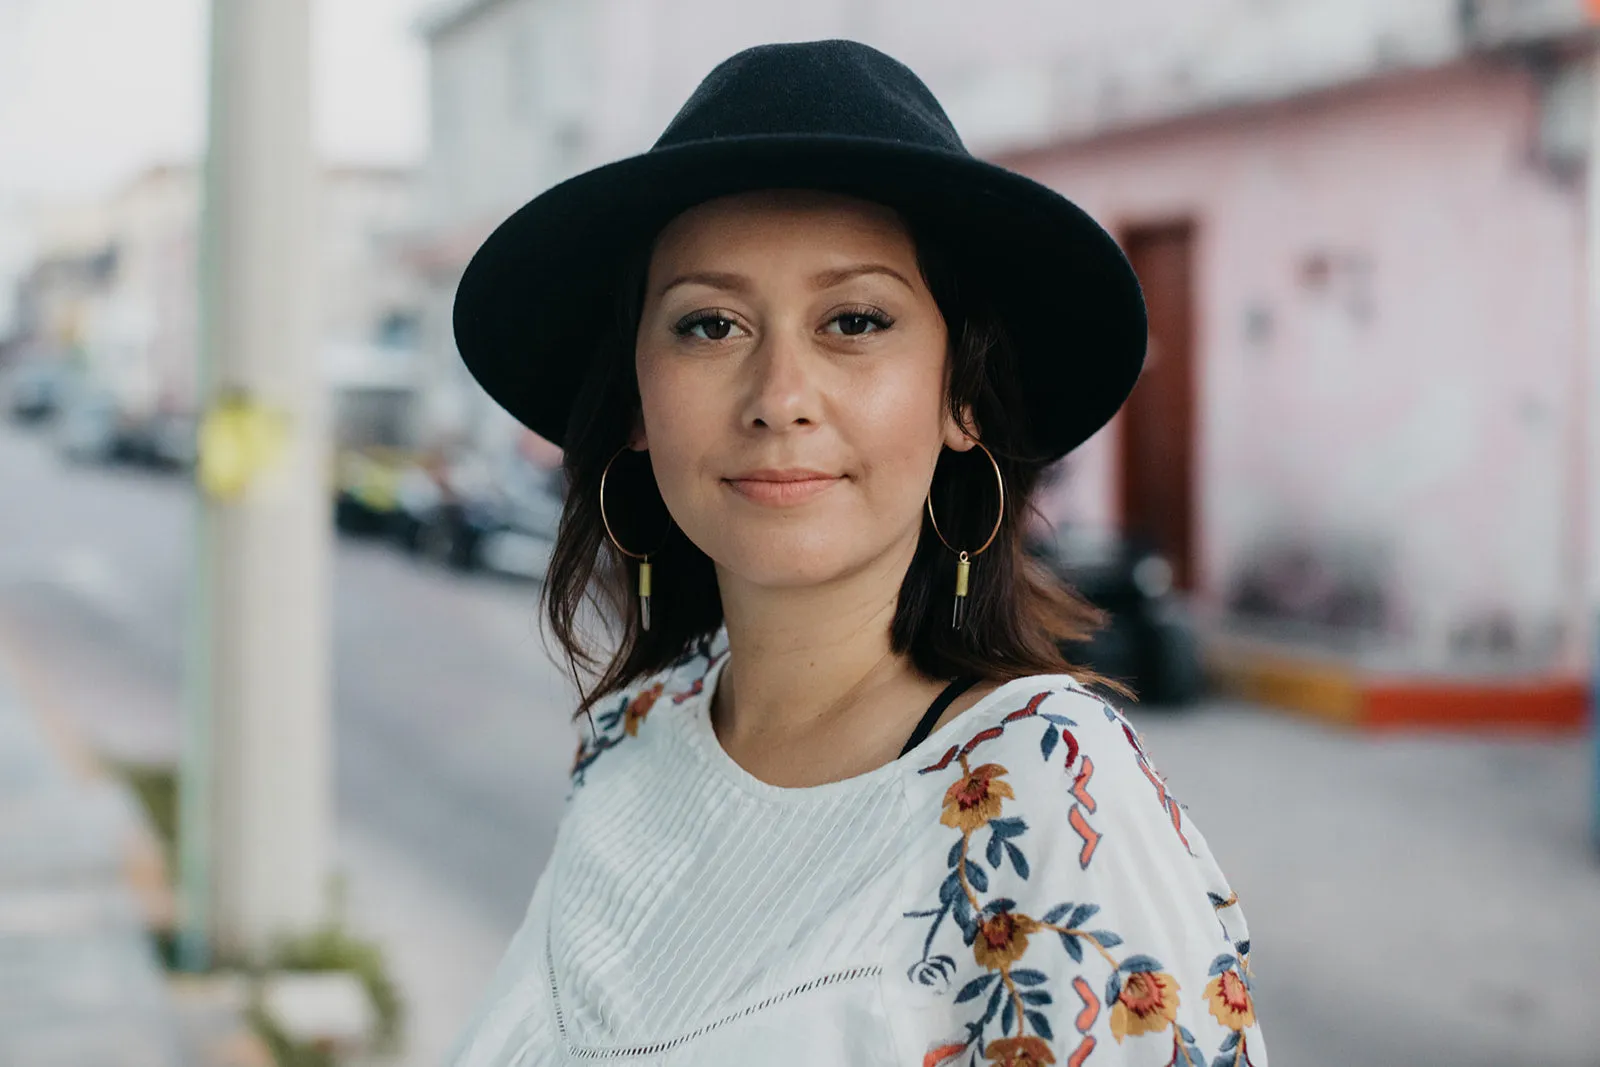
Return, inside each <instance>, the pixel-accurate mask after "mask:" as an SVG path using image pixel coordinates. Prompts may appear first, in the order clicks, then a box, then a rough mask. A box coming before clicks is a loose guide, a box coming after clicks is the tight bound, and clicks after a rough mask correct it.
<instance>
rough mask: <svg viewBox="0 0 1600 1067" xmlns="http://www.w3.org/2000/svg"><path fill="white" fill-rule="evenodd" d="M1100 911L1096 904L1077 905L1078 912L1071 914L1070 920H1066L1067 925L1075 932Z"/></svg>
mask: <svg viewBox="0 0 1600 1067" xmlns="http://www.w3.org/2000/svg"><path fill="white" fill-rule="evenodd" d="M1099 911H1100V905H1098V904H1079V905H1078V910H1077V911H1075V912H1073V913H1072V918H1070V919H1068V920H1067V925H1068V926H1070V927H1071V928H1072V929H1074V930H1076V929H1078V928H1079V927H1081V926H1082V925H1083V924H1084V923H1086V922H1088V921H1089V920H1090V919H1092V918H1094V917H1095V915H1096V913H1098V912H1099Z"/></svg>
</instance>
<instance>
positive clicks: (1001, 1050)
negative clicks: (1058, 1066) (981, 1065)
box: [983, 1036, 1056, 1067]
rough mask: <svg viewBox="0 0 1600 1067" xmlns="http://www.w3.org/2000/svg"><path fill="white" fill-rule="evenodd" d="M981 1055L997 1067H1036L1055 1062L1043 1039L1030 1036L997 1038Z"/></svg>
mask: <svg viewBox="0 0 1600 1067" xmlns="http://www.w3.org/2000/svg"><path fill="white" fill-rule="evenodd" d="M983 1055H984V1058H985V1059H987V1060H989V1061H990V1062H992V1063H994V1064H996V1065H997V1067H1038V1065H1042V1064H1047V1063H1054V1062H1056V1058H1055V1055H1054V1054H1053V1053H1051V1051H1050V1046H1049V1045H1047V1044H1045V1043H1044V1039H1043V1038H1039V1037H1032V1036H1024V1037H1002V1038H997V1039H995V1040H994V1041H991V1042H989V1047H988V1048H986V1049H984V1050H983Z"/></svg>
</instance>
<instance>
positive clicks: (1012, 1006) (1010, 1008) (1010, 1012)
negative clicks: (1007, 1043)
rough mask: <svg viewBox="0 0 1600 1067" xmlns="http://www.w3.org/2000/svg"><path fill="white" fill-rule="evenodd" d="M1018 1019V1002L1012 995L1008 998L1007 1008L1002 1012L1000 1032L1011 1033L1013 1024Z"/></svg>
mask: <svg viewBox="0 0 1600 1067" xmlns="http://www.w3.org/2000/svg"><path fill="white" fill-rule="evenodd" d="M1016 1019H1017V1002H1016V1000H1014V999H1013V998H1011V997H1007V998H1006V1010H1005V1011H1003V1012H1001V1013H1000V1032H1001V1033H1002V1034H1009V1033H1010V1032H1011V1026H1012V1024H1013V1023H1015V1022H1016Z"/></svg>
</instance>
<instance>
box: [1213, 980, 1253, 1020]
mask: <svg viewBox="0 0 1600 1067" xmlns="http://www.w3.org/2000/svg"><path fill="white" fill-rule="evenodd" d="M1206 1000H1208V1001H1210V1002H1211V1003H1210V1008H1211V1014H1212V1015H1213V1016H1215V1017H1216V1020H1217V1022H1219V1023H1221V1024H1222V1025H1223V1026H1225V1027H1227V1028H1228V1029H1229V1030H1243V1029H1245V1028H1246V1027H1249V1026H1254V1025H1255V1022H1256V1009H1255V1005H1254V1004H1252V1003H1251V1002H1250V990H1249V989H1247V988H1246V987H1245V984H1244V979H1243V978H1241V977H1239V972H1237V971H1233V970H1227V971H1223V972H1222V973H1221V974H1219V975H1217V976H1216V977H1215V978H1213V979H1211V981H1210V982H1208V983H1207V984H1206Z"/></svg>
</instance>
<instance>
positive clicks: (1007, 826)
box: [989, 815, 1028, 837]
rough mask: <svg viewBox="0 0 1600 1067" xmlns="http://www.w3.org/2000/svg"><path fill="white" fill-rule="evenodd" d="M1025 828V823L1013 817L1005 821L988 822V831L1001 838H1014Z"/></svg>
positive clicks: (1026, 826)
mask: <svg viewBox="0 0 1600 1067" xmlns="http://www.w3.org/2000/svg"><path fill="white" fill-rule="evenodd" d="M1027 828H1028V823H1027V821H1026V820H1024V819H1022V818H1020V817H1019V816H1015V815H1013V816H1010V817H1009V818H1005V819H991V820H990V821H989V829H991V830H993V831H994V832H995V833H997V834H999V835H1000V836H1001V837H1016V836H1017V835H1018V834H1020V833H1022V831H1024V830H1026V829H1027Z"/></svg>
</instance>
